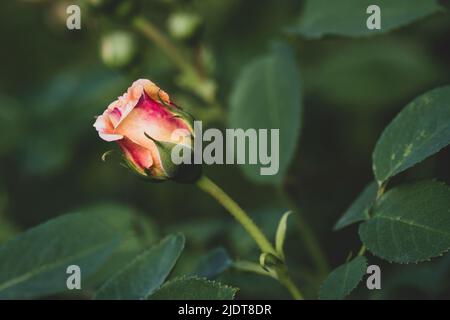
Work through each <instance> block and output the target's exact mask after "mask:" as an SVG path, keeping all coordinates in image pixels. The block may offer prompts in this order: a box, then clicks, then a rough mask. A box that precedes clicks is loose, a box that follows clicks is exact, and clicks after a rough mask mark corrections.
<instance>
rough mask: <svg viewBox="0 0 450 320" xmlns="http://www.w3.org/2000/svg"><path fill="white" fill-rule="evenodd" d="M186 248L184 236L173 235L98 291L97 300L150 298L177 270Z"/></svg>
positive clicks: (144, 253) (142, 255) (135, 260)
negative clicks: (175, 269) (179, 258)
mask: <svg viewBox="0 0 450 320" xmlns="http://www.w3.org/2000/svg"><path fill="white" fill-rule="evenodd" d="M183 248H184V237H183V236H182V235H170V236H168V237H166V238H164V240H162V241H161V242H160V243H159V244H158V245H156V246H154V247H152V248H150V249H148V250H146V251H145V252H143V253H142V254H140V255H139V256H137V257H136V258H135V259H134V260H132V261H131V262H130V263H129V264H128V265H126V266H124V267H123V268H122V269H121V270H120V271H119V272H117V273H116V274H115V275H114V276H113V277H111V278H110V279H109V280H108V281H106V282H105V284H104V285H103V286H102V287H101V288H100V289H99V290H98V292H97V294H96V295H95V297H94V298H95V299H114V300H138V299H146V298H147V297H148V296H149V295H150V294H151V293H152V292H154V291H155V290H156V289H158V288H159V287H160V286H161V284H162V283H163V282H164V280H165V279H166V277H167V276H168V275H169V273H170V271H171V270H172V268H173V267H174V265H175V263H176V261H177V260H178V257H179V256H180V254H181V251H182V250H183Z"/></svg>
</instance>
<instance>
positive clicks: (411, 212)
mask: <svg viewBox="0 0 450 320" xmlns="http://www.w3.org/2000/svg"><path fill="white" fill-rule="evenodd" d="M359 235H360V237H361V240H362V242H363V243H364V244H365V246H366V247H367V249H368V250H369V251H370V252H372V253H373V254H375V255H376V256H378V257H380V258H383V259H386V260H388V261H392V262H397V263H411V262H419V261H424V260H428V259H430V258H433V257H437V256H440V255H442V254H443V253H444V252H446V251H447V250H449V249H450V188H449V187H448V186H447V185H445V184H443V183H441V182H437V181H433V180H425V181H420V182H415V183H410V184H405V185H401V186H398V187H395V188H393V189H391V190H389V191H388V192H386V193H385V194H384V195H383V196H382V197H381V198H380V199H379V200H377V202H376V204H375V205H374V207H373V208H372V217H371V219H370V220H368V221H366V222H364V223H363V224H361V225H360V226H359Z"/></svg>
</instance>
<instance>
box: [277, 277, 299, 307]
mask: <svg viewBox="0 0 450 320" xmlns="http://www.w3.org/2000/svg"><path fill="white" fill-rule="evenodd" d="M277 279H278V281H280V283H281V284H282V285H284V286H285V287H286V289H287V290H288V291H289V293H290V294H291V295H292V297H293V298H294V299H295V300H303V299H304V298H303V295H302V293H301V292H300V290H299V289H298V288H297V286H296V285H295V284H294V282H292V280H291V278H289V276H288V274H287V272H286V270H283V271H282V272H279V273H277Z"/></svg>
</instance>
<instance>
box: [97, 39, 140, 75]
mask: <svg viewBox="0 0 450 320" xmlns="http://www.w3.org/2000/svg"><path fill="white" fill-rule="evenodd" d="M100 54H101V57H102V60H103V62H104V63H105V64H106V65H107V66H108V67H111V68H123V67H126V66H128V65H129V64H130V63H131V62H132V61H133V60H134V58H135V57H136V55H137V45H136V39H135V38H134V36H133V34H131V33H129V32H126V31H114V32H112V33H110V34H107V35H105V36H103V38H102V40H101V47H100Z"/></svg>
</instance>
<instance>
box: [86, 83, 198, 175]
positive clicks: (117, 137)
mask: <svg viewBox="0 0 450 320" xmlns="http://www.w3.org/2000/svg"><path fill="white" fill-rule="evenodd" d="M192 123H193V118H192V116H190V115H189V114H188V113H186V112H184V111H182V110H181V109H180V108H178V107H177V106H175V104H173V103H172V102H171V101H170V98H169V95H168V94H167V93H166V92H164V91H163V90H161V89H160V88H159V87H158V86H157V85H155V84H154V83H153V82H151V81H150V80H147V79H139V80H137V81H135V82H134V83H133V84H132V85H131V87H130V88H128V91H127V92H126V93H124V94H123V95H122V96H121V97H119V98H118V99H117V100H116V101H114V102H112V103H111V104H110V105H109V106H108V108H107V109H106V110H105V112H103V114H102V115H100V116H98V117H97V120H96V121H95V123H94V127H95V128H96V129H97V131H98V134H99V136H100V138H102V139H103V140H105V141H108V142H110V141H116V142H117V143H118V144H119V146H120V148H121V149H122V151H123V154H124V159H125V162H126V164H127V166H128V167H129V168H131V169H132V170H133V171H135V172H136V173H138V174H139V175H140V176H143V177H145V178H148V179H150V180H154V181H162V180H167V179H171V180H175V181H179V182H190V181H195V180H196V179H197V178H198V177H199V176H200V171H201V168H200V166H198V165H193V164H177V165H176V164H174V163H173V162H172V158H171V151H172V149H173V148H174V147H175V146H180V145H181V147H183V148H187V150H188V151H191V150H192V148H193V146H194V133H193V126H192ZM191 157H192V158H193V152H191ZM191 163H193V161H191Z"/></svg>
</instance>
